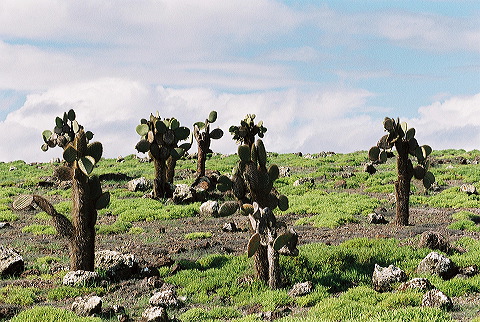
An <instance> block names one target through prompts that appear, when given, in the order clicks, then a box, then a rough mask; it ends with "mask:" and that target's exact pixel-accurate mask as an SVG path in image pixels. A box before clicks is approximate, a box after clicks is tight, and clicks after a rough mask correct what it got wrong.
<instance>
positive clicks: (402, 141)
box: [368, 117, 435, 226]
mask: <svg viewBox="0 0 480 322" xmlns="http://www.w3.org/2000/svg"><path fill="white" fill-rule="evenodd" d="M383 127H384V129H385V131H387V132H388V134H387V135H384V136H383V137H382V138H381V139H380V141H378V143H377V145H376V146H374V147H372V148H370V150H369V151H368V158H369V159H370V160H371V161H373V162H375V163H384V162H385V161H386V160H387V157H388V156H389V155H392V156H393V154H391V153H390V154H389V153H388V152H390V151H391V150H392V148H393V147H395V150H396V151H397V154H398V156H397V175H398V178H397V181H396V182H395V196H396V201H397V202H396V216H395V224H396V225H400V226H406V225H408V219H409V199H410V183H411V180H412V178H415V179H418V180H422V182H423V185H424V187H425V188H426V189H429V188H430V187H431V185H432V184H433V183H434V182H435V176H434V175H433V174H432V173H431V172H430V171H428V169H429V166H430V163H429V161H428V156H429V155H430V153H432V148H431V147H430V146H428V145H422V146H420V145H419V144H418V142H417V139H415V129H414V128H408V126H407V123H405V122H402V123H400V120H399V119H397V120H394V119H392V118H389V117H386V118H385V120H384V121H383ZM409 155H410V156H413V157H415V158H416V159H417V163H418V164H417V165H416V166H415V167H414V166H413V164H412V161H411V160H410V158H409Z"/></svg>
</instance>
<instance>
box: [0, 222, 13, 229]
mask: <svg viewBox="0 0 480 322" xmlns="http://www.w3.org/2000/svg"><path fill="white" fill-rule="evenodd" d="M11 227H12V225H10V223H8V222H0V229H3V228H11Z"/></svg>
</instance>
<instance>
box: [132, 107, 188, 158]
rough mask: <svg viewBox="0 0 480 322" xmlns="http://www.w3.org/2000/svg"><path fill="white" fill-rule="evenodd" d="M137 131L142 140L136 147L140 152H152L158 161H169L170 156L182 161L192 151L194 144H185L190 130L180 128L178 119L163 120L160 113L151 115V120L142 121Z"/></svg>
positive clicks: (183, 127)
mask: <svg viewBox="0 0 480 322" xmlns="http://www.w3.org/2000/svg"><path fill="white" fill-rule="evenodd" d="M136 131H137V133H138V135H140V137H141V139H140V141H139V142H138V143H137V145H136V146H135V148H136V149H137V151H138V152H142V153H147V152H150V153H151V155H152V157H153V158H155V159H158V160H167V159H168V158H169V157H170V156H171V157H172V158H174V159H180V158H181V157H182V156H183V155H184V154H185V152H186V151H187V150H188V149H190V147H191V146H192V142H191V141H190V143H183V144H181V145H180V146H178V143H179V142H180V141H184V140H186V139H187V138H188V137H189V136H190V129H189V128H187V127H185V126H180V122H179V121H178V120H177V119H176V118H165V119H163V120H162V119H161V118H160V115H159V114H158V112H157V113H156V115H153V114H151V115H150V119H149V120H147V119H141V120H140V124H139V125H137V128H136Z"/></svg>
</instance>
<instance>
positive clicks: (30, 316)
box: [10, 306, 102, 322]
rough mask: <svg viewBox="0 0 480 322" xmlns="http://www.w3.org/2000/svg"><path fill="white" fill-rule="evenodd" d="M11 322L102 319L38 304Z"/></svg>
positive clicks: (93, 320)
mask: <svg viewBox="0 0 480 322" xmlns="http://www.w3.org/2000/svg"><path fill="white" fill-rule="evenodd" d="M10 321H11V322H56V321H69V322H101V321H102V319H100V318H94V317H79V316H78V315H76V314H75V313H73V312H72V311H69V310H66V309H59V308H55V307H50V306H37V307H34V308H31V309H28V310H25V311H23V312H21V313H20V314H18V315H17V316H16V317H14V318H13V319H11V320H10Z"/></svg>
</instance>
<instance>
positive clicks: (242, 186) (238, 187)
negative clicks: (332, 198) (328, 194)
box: [217, 115, 298, 288]
mask: <svg viewBox="0 0 480 322" xmlns="http://www.w3.org/2000/svg"><path fill="white" fill-rule="evenodd" d="M254 119H255V115H247V116H246V117H245V119H244V120H242V121H241V125H240V126H231V127H230V132H231V134H232V135H233V139H234V140H236V141H237V143H240V144H241V145H240V146H239V147H238V156H239V159H240V160H239V161H238V163H237V165H236V167H235V168H234V170H233V175H232V177H231V180H230V182H228V181H227V180H226V178H225V176H221V177H220V178H219V179H218V181H219V185H218V186H217V188H218V189H219V190H220V191H222V190H227V189H232V190H233V194H234V195H235V197H236V198H237V199H238V200H240V202H241V203H243V204H244V205H243V207H242V208H243V209H250V210H251V209H253V207H251V206H248V204H253V205H256V206H255V207H256V208H257V210H258V209H260V208H261V209H268V211H267V212H266V213H267V214H268V215H266V217H265V218H264V219H261V220H260V219H259V220H260V223H257V224H254V222H255V220H252V219H251V221H250V222H251V226H252V230H253V231H254V232H256V233H259V234H260V235H262V236H263V234H267V235H268V236H270V237H268V238H270V239H271V238H274V239H275V238H276V233H274V232H275V229H276V227H275V225H274V224H273V223H274V222H276V219H275V216H273V213H271V210H273V209H275V208H276V207H277V206H278V208H279V209H280V210H282V211H285V210H287V209H288V198H287V197H286V196H284V195H279V194H278V193H277V191H276V190H275V189H274V188H273V183H274V181H275V180H277V179H278V176H279V169H278V166H277V165H275V164H273V165H271V166H270V167H269V168H268V169H267V152H266V150H265V145H264V144H263V141H262V140H261V139H258V140H257V141H256V142H255V136H256V135H257V134H258V136H260V137H263V136H264V133H265V132H266V131H267V129H266V128H265V127H264V126H263V122H262V121H260V122H259V123H258V124H257V125H255V123H254ZM257 210H255V212H254V213H255V214H256V215H254V216H255V218H257V217H258V218H260V217H262V216H260V215H259V214H260V213H264V211H263V210H262V211H261V212H258V211H257ZM258 218H257V219H258ZM262 218H263V217H262ZM272 218H273V219H275V220H273V221H272ZM265 225H267V226H269V227H270V228H271V230H270V228H269V229H267V230H265V229H266V228H265ZM272 225H273V226H272ZM262 227H263V228H262ZM258 229H260V230H261V232H259V231H258ZM272 234H273V235H275V237H272V236H273V235H272ZM289 236H290V237H291V236H292V235H289ZM252 238H254V237H252ZM262 238H263V237H262ZM265 238H266V237H265ZM265 238H263V240H267V239H268V238H267V239H265ZM270 239H268V240H269V241H268V242H262V243H259V244H258V245H257V246H256V247H255V251H254V252H252V255H253V254H254V255H255V257H254V260H255V270H256V272H257V276H258V278H259V279H260V280H262V281H265V282H268V283H269V284H270V286H271V287H272V288H277V287H278V286H279V280H278V278H277V277H278V276H277V275H276V273H275V274H274V275H273V277H270V275H271V274H273V273H272V270H274V271H276V270H278V268H277V266H276V265H277V264H276V263H277V262H278V258H277V259H275V256H277V257H278V255H275V254H276V253H275V254H273V253H272V254H273V255H274V256H273V258H270V259H269V256H270V255H272V254H270V255H269V245H270V244H271V242H272V240H270ZM297 239H298V236H297ZM254 240H255V239H254ZM251 243H252V240H251V242H250V244H251ZM295 245H296V243H295ZM270 257H271V256H270ZM272 265H273V266H272ZM272 279H273V280H272Z"/></svg>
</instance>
